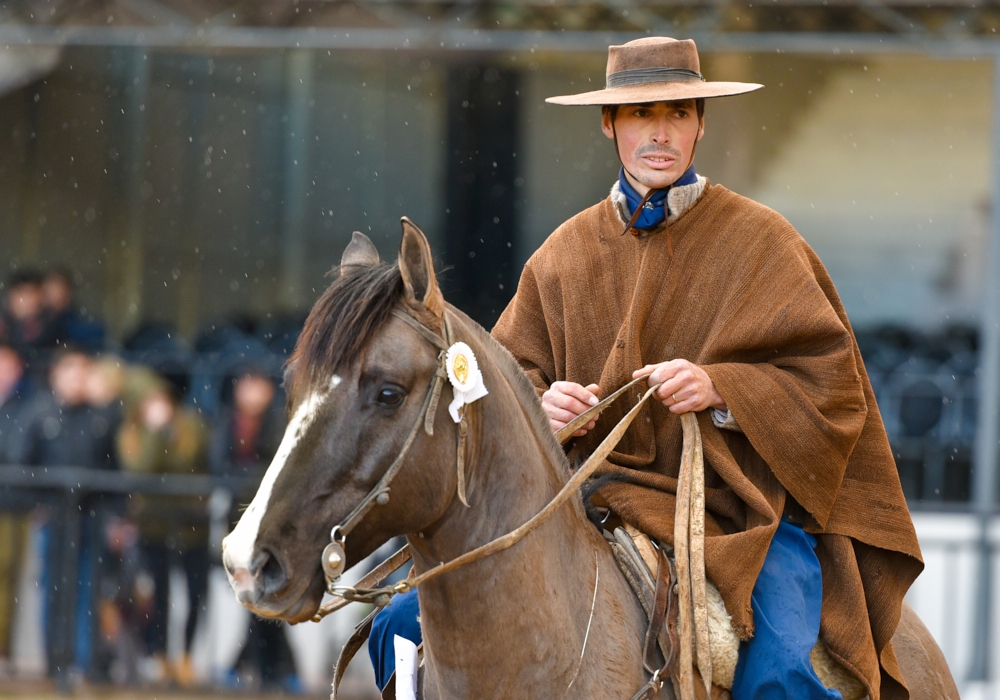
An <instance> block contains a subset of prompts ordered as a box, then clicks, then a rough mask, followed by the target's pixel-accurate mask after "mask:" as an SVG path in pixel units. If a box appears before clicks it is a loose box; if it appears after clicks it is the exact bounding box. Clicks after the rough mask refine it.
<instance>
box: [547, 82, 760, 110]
mask: <svg viewBox="0 0 1000 700" xmlns="http://www.w3.org/2000/svg"><path fill="white" fill-rule="evenodd" d="M762 87H764V86H763V85H760V84H758V83H725V82H711V83H707V82H706V83H703V82H700V81H678V82H671V83H646V84H643V85H628V86H626V87H620V88H610V89H608V88H605V89H604V90H594V91H592V92H583V93H580V94H578V95H558V96H556V97H549V98H546V100H545V101H546V102H548V103H550V104H554V105H632V104H645V103H648V102H672V101H674V100H700V99H704V98H708V97H730V96H732V95H742V94H744V93H747V92H753V91H754V90H760V89H761V88H762Z"/></svg>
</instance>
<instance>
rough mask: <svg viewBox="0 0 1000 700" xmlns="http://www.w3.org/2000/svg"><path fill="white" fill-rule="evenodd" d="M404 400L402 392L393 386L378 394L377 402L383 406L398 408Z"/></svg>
mask: <svg viewBox="0 0 1000 700" xmlns="http://www.w3.org/2000/svg"><path fill="white" fill-rule="evenodd" d="M404 398H405V396H404V394H403V392H402V390H401V389H399V388H398V387H394V386H387V387H385V388H384V389H382V391H380V392H379V393H378V402H379V403H380V404H382V405H383V406H398V405H399V404H401V403H403V399H404Z"/></svg>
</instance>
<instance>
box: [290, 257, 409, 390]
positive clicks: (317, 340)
mask: <svg viewBox="0 0 1000 700" xmlns="http://www.w3.org/2000/svg"><path fill="white" fill-rule="evenodd" d="M338 270H339V268H334V274H337V272H338ZM402 295H403V275H402V273H401V272H400V271H399V266H398V265H396V264H395V263H394V264H392V265H390V264H387V263H378V264H375V265H369V266H362V265H352V266H350V267H347V268H345V269H344V270H342V271H339V274H338V275H337V277H336V279H334V280H333V283H332V284H331V285H330V286H329V287H327V289H326V291H325V292H323V295H322V296H321V297H320V298H319V301H317V302H316V304H315V305H313V308H312V310H311V311H310V312H309V316H308V318H306V322H305V325H304V326H303V328H302V333H301V334H300V335H299V339H298V342H296V344H295V351H294V352H293V353H292V356H291V358H290V359H289V360H288V364H289V365H292V363H294V364H295V366H296V367H297V368H300V369H299V370H298V371H295V372H294V373H293V376H292V386H291V391H290V392H289V394H288V396H289V401H291V397H293V396H301V395H302V391H304V390H306V389H308V388H310V387H312V386H314V385H315V383H316V382H317V381H321V380H323V379H327V378H329V377H330V376H331V375H333V374H336V373H337V372H338V371H340V370H341V369H342V368H344V367H347V366H349V365H350V364H351V363H353V362H354V361H355V360H356V359H357V358H358V357H359V356H360V355H361V352H362V350H364V348H365V346H367V345H368V343H369V341H371V339H372V337H373V336H374V335H375V334H376V333H377V332H378V331H379V329H380V328H382V326H383V325H385V323H386V322H387V321H388V320H389V316H390V315H391V314H392V310H393V309H394V308H395V307H396V306H397V305H398V304H399V300H400V298H401V297H402ZM304 368H308V371H306V370H305V369H304Z"/></svg>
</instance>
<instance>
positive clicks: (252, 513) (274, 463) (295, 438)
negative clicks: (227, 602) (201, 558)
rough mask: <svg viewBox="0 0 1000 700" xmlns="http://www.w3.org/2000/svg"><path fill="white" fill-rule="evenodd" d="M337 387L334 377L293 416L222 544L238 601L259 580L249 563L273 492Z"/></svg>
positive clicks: (224, 560)
mask: <svg viewBox="0 0 1000 700" xmlns="http://www.w3.org/2000/svg"><path fill="white" fill-rule="evenodd" d="M338 384H340V377H338V376H337V375H334V376H333V379H332V380H331V382H330V389H329V390H328V391H321V392H313V393H312V394H310V395H309V396H307V397H306V398H305V399H304V400H303V401H302V403H300V404H299V407H298V408H297V409H296V410H295V415H293V416H292V420H291V421H289V422H288V427H287V428H285V435H284V437H283V438H282V439H281V444H280V445H279V446H278V451H277V452H276V453H275V455H274V459H273V460H271V465H270V466H269V467H268V468H267V471H266V472H265V473H264V478H263V479H262V480H261V482H260V486H259V487H258V489H257V494H256V495H255V496H254V497H253V500H252V501H251V502H250V505H249V506H248V507H247V509H246V511H244V513H243V516H242V517H241V518H240V521H239V522H238V523H237V524H236V527H235V528H234V529H233V531H232V532H231V533H229V535H228V536H227V537H226V538H225V539H224V540H223V541H222V552H223V563H224V564H225V569H226V573H227V575H228V576H229V583H230V584H231V585H232V587H233V590H235V591H236V594H237V597H239V594H240V593H241V592H246V593H249V592H250V591H252V589H253V586H254V582H255V579H256V576H251V575H250V574H249V572H250V563H251V561H252V559H253V554H254V546H255V545H256V544H257V534H258V532H259V530H260V523H261V521H262V520H263V519H264V513H265V512H266V511H267V504H268V502H269V501H270V500H271V491H272V489H273V488H274V484H275V482H276V481H277V480H278V475H279V474H281V470H282V469H283V468H284V467H285V464H286V463H287V462H288V458H289V457H290V456H291V454H292V452H293V451H294V450H295V447H296V446H297V445H298V444H299V441H301V440H302V438H303V437H304V436H305V434H306V431H307V430H308V429H309V426H310V425H312V422H313V419H314V418H315V417H316V413H317V412H318V411H319V408H320V407H321V406H322V405H323V403H324V402H325V401H326V399H327V398H329V396H330V392H331V391H332V390H333V388H334V387H336V386H337V385H338Z"/></svg>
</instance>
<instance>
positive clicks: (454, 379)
mask: <svg viewBox="0 0 1000 700" xmlns="http://www.w3.org/2000/svg"><path fill="white" fill-rule="evenodd" d="M445 368H446V369H447V370H448V381H449V382H451V386H452V389H454V394H455V398H454V400H453V401H452V402H451V403H450V404H448V413H450V414H451V419H452V420H453V421H455V422H456V423H461V422H462V415H461V414H460V413H459V410H460V409H461V408H462V406H465V405H466V404H470V403H472V402H473V401H478V400H479V399H481V398H483V397H484V396H486V395H487V394H488V393H490V392H488V391H487V390H486V385H485V384H483V373H482V372H481V371H480V370H479V363H478V362H477V361H476V355H475V353H473V352H472V348H470V347H469V346H468V345H466V344H465V343H462V342H458V343H455V344H454V345H452V346H451V347H450V348H448V352H447V353H446V354H445Z"/></svg>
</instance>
